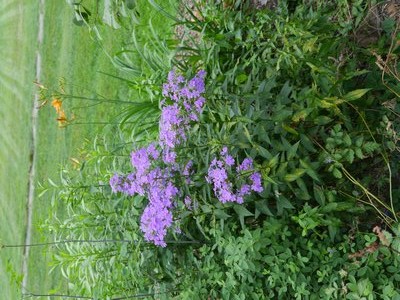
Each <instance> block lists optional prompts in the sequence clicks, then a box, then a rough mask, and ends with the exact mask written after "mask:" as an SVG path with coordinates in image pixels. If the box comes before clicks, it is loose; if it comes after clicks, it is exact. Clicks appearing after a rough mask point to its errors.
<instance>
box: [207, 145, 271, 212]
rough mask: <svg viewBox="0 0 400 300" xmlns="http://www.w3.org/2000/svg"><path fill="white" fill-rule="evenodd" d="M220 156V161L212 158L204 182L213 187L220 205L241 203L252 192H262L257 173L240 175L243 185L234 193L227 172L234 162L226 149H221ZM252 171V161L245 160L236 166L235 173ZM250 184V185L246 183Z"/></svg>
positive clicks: (232, 184) (259, 176)
mask: <svg viewBox="0 0 400 300" xmlns="http://www.w3.org/2000/svg"><path fill="white" fill-rule="evenodd" d="M220 155H221V156H222V160H219V159H217V158H214V159H213V160H212V161H211V164H210V166H209V168H208V173H207V176H206V181H207V182H208V183H210V184H212V186H213V191H214V194H215V196H216V197H217V198H218V200H219V201H221V202H222V203H226V202H236V203H239V204H241V203H243V202H244V197H245V196H247V195H250V193H251V192H252V191H255V192H262V191H263V188H262V183H261V175H260V173H258V172H252V173H251V174H248V175H246V174H240V176H242V178H243V180H244V181H245V183H243V184H242V185H241V186H238V187H237V189H236V192H235V191H234V183H233V182H231V181H230V180H229V176H228V173H229V170H230V169H231V167H232V166H234V164H235V160H234V159H233V157H232V156H231V155H229V153H228V148H227V147H223V148H222V150H221V152H220ZM252 169H253V160H252V159H251V158H245V159H244V160H243V161H242V163H241V164H240V165H239V166H237V168H236V170H237V172H239V173H240V172H242V171H250V170H252ZM234 176H236V175H234ZM249 181H250V182H251V184H249V183H247V182H249Z"/></svg>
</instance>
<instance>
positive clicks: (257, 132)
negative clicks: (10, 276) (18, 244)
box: [43, 1, 400, 299]
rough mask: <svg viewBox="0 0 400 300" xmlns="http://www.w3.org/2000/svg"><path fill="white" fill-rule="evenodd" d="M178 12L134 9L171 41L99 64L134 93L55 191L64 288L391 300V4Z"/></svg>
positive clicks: (185, 8)
mask: <svg viewBox="0 0 400 300" xmlns="http://www.w3.org/2000/svg"><path fill="white" fill-rule="evenodd" d="M128 2H129V1H104V3H105V4H106V3H108V4H109V5H111V3H112V4H113V5H116V6H115V7H114V10H113V9H111V10H110V12H109V13H107V16H109V15H110V14H115V16H120V15H121V10H122V9H125V8H130V9H132V10H134V9H136V8H137V9H138V10H137V11H136V10H135V11H134V12H133V17H131V20H133V21H134V22H136V21H137V18H139V19H140V8H139V7H136V6H134V5H133V4H131V2H129V3H128ZM267 2H268V1H267ZM177 4H178V6H177V8H176V12H174V11H173V10H170V9H169V10H166V8H165V6H163V5H162V4H161V3H158V2H155V1H149V2H148V3H147V4H146V5H147V6H146V5H144V7H147V9H152V10H154V11H157V12H158V13H159V16H158V17H160V16H163V18H165V19H166V20H168V19H169V20H172V21H173V22H175V25H174V26H177V28H178V29H179V31H180V32H183V36H182V38H180V39H179V40H178V41H177V40H174V36H172V35H171V36H168V37H167V38H165V39H163V38H162V37H161V36H158V35H157V34H156V32H153V34H152V35H151V38H149V39H148V40H145V41H143V42H142V43H137V41H138V40H137V35H134V36H133V38H132V40H133V43H132V44H131V45H125V46H124V48H123V50H122V51H121V52H119V53H117V54H116V55H115V56H113V55H110V57H112V58H113V60H114V62H115V64H116V66H117V67H119V68H121V69H123V70H125V71H126V72H127V73H126V75H127V77H126V78H125V77H121V78H120V81H121V84H128V85H129V87H130V88H131V89H132V90H135V91H136V92H137V93H136V94H135V95H137V96H138V97H139V96H140V99H139V98H138V99H139V100H137V101H134V102H132V107H131V109H127V110H125V111H124V112H123V113H122V114H121V117H120V118H119V119H118V120H119V124H109V125H108V126H106V127H105V128H104V130H103V132H101V133H99V135H98V137H97V138H96V139H95V140H94V141H93V143H91V144H89V145H90V146H89V145H88V146H86V147H83V148H82V157H84V160H83V163H82V164H80V166H79V170H75V171H74V170H70V169H68V168H64V169H63V170H62V172H61V174H60V177H61V182H62V184H61V186H57V187H56V188H55V189H54V193H53V197H54V200H53V202H54V203H55V205H57V204H56V203H63V205H65V209H66V211H67V217H65V218H60V217H59V215H58V213H57V210H56V208H55V209H54V211H53V214H52V216H51V217H50V218H49V219H48V220H46V222H45V223H44V224H43V230H46V231H49V232H51V233H52V234H54V237H55V241H56V243H57V244H56V245H57V251H56V254H55V256H54V270H53V272H57V271H60V272H62V274H63V275H64V276H65V277H66V278H67V279H68V291H66V292H65V295H69V296H74V295H75V296H76V297H78V296H79V297H88V298H90V299H127V298H132V297H143V298H149V299H150V298H159V299H188V298H194V299H280V298H284V299H286V298H287V299H292V298H293V299H321V298H323V299H343V298H345V299H397V298H400V294H399V292H398V291H399V284H400V283H399V281H400V274H399V271H398V264H399V262H400V259H399V252H400V232H399V230H400V228H399V223H398V217H399V215H398V210H399V201H398V199H399V189H398V178H399V177H398V170H397V169H398V159H399V151H398V146H397V141H398V135H397V130H398V126H399V121H398V113H399V108H398V105H397V102H398V93H399V84H400V80H399V76H398V66H397V57H398V51H399V43H398V40H399V33H398V26H399V16H398V14H397V13H393V12H395V11H396V10H393V6H392V5H397V4H396V3H395V2H394V1H390V2H387V1H328V2H323V3H322V2H321V1H287V2H286V1H277V2H276V3H275V2H274V5H266V3H264V2H262V1H260V2H254V1H198V2H195V3H186V2H185V3H177ZM270 4H271V3H270ZM82 5H83V4H82ZM128 6H129V7H128ZM189 6H190V7H189ZM110 7H111V6H110ZM82 9H83V10H82ZM83 11H85V13H86V15H84V14H83V13H82V12H83ZM178 11H180V13H177V12H178ZM76 12H77V14H78V18H79V17H80V18H81V19H80V20H81V21H82V22H84V23H85V24H86V25H87V26H89V28H91V29H93V28H95V27H94V26H97V25H96V24H97V23H95V21H93V20H92V21H91V15H90V14H89V13H88V11H87V10H85V9H84V8H80V7H77V8H76ZM377 12H379V20H378V21H379V22H378V21H376V19H374V22H375V23H374V24H375V25H376V26H374V27H371V26H370V25H371V24H370V22H372V21H371V15H374V16H375V17H376V13H377ZM85 16H86V17H85ZM107 20H109V19H107ZM133 21H132V22H133ZM92 22H94V23H92ZM123 22H127V21H126V20H125V21H121V24H123ZM105 23H107V22H105ZM93 24H95V25H93ZM107 24H108V25H111V26H114V27H118V26H117V25H115V24H117V23H107ZM118 24H119V23H118ZM103 25H104V24H103ZM119 26H120V25H119ZM133 28H134V30H140V28H136V27H133ZM371 28H372V29H371ZM135 32H136V31H135ZM372 34H375V35H376V36H377V38H376V39H373V40H371V39H368V40H367V39H366V37H367V36H369V35H372ZM160 49H162V51H160ZM129 62H132V63H129ZM137 66H139V67H137ZM121 101H123V99H121ZM147 121H148V122H147ZM91 145H93V146H91Z"/></svg>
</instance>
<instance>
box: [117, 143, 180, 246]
mask: <svg viewBox="0 0 400 300" xmlns="http://www.w3.org/2000/svg"><path fill="white" fill-rule="evenodd" d="M159 157H160V152H159V151H158V150H157V148H156V146H155V144H150V145H149V146H148V147H144V148H140V149H138V150H136V151H133V152H132V153H131V162H132V166H133V167H134V169H135V171H134V172H132V173H130V174H128V175H127V176H125V177H122V176H119V175H114V176H113V177H112V178H111V179H110V185H111V188H112V190H113V192H122V193H125V194H127V195H130V196H134V195H141V196H146V197H147V199H148V200H149V203H148V205H147V207H146V208H145V209H144V211H143V214H142V217H141V226H140V228H141V229H142V231H143V233H144V237H145V239H146V240H147V241H150V242H153V243H154V244H155V245H158V246H162V247H165V246H166V243H165V241H164V238H165V236H166V234H167V230H168V228H169V227H171V226H172V223H173V217H172V212H171V210H172V208H173V205H174V198H175V197H176V196H177V195H178V194H179V190H178V188H176V187H175V186H174V184H173V183H172V181H171V177H172V174H171V171H170V170H169V168H164V169H161V168H159V167H154V166H153V164H152V162H153V161H155V160H157V159H158V158H159Z"/></svg>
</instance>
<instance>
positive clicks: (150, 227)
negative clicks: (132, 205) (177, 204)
mask: <svg viewBox="0 0 400 300" xmlns="http://www.w3.org/2000/svg"><path fill="white" fill-rule="evenodd" d="M178 193H179V190H178V189H177V188H176V187H175V186H174V185H173V184H172V182H169V181H168V180H167V179H165V180H156V181H154V182H153V183H152V184H151V185H150V188H149V190H148V195H147V196H148V198H149V204H148V205H147V207H146V208H145V210H144V211H143V214H142V217H141V220H140V221H141V225H140V228H141V229H142V231H143V233H144V237H145V239H146V240H147V241H150V242H153V243H154V244H155V245H157V246H161V247H165V246H166V245H167V244H166V243H165V240H164V239H165V236H166V235H167V230H168V228H170V227H171V226H172V224H173V218H172V212H171V208H172V206H173V199H174V198H175V197H176V196H177V195H178Z"/></svg>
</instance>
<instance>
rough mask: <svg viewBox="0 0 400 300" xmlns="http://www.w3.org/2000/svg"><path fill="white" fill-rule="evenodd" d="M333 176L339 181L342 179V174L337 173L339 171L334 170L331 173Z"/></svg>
mask: <svg viewBox="0 0 400 300" xmlns="http://www.w3.org/2000/svg"><path fill="white" fill-rule="evenodd" d="M332 174H333V176H335V178H337V179H340V178H342V177H343V175H342V172H340V171H339V169H337V168H334V169H333V171H332Z"/></svg>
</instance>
